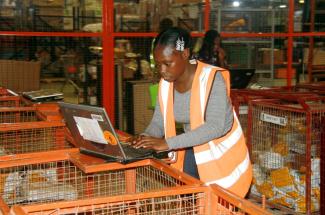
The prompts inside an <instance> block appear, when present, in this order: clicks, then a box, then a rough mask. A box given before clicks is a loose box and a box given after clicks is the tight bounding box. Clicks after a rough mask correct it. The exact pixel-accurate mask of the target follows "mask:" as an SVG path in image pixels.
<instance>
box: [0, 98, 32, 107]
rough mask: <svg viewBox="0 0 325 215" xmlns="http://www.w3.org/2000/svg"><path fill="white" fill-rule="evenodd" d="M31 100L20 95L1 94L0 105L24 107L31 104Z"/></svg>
mask: <svg viewBox="0 0 325 215" xmlns="http://www.w3.org/2000/svg"><path fill="white" fill-rule="evenodd" d="M31 105H32V104H31V102H29V101H27V100H26V99H24V98H23V97H21V96H1V95H0V107H24V106H31Z"/></svg>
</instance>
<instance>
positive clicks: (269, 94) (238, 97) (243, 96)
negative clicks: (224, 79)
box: [230, 87, 318, 134]
mask: <svg viewBox="0 0 325 215" xmlns="http://www.w3.org/2000/svg"><path fill="white" fill-rule="evenodd" d="M317 93H318V91H314V90H312V89H311V90H309V89H307V88H300V87H273V88H268V89H262V90H252V89H232V90H231V93H230V95H231V101H232V105H233V107H234V109H235V111H236V114H237V116H238V119H239V122H240V125H241V127H242V129H243V131H244V133H245V134H246V130H247V127H248V110H249V102H250V101H252V100H256V99H263V98H275V99H276V98H279V97H281V96H288V95H292V96H293V97H296V96H300V97H307V96H316V95H317Z"/></svg>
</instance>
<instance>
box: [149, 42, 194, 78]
mask: <svg viewBox="0 0 325 215" xmlns="http://www.w3.org/2000/svg"><path fill="white" fill-rule="evenodd" d="M185 52H188V49H186V50H184V51H183V52H180V51H176V50H175V48H174V47H172V46H163V45H157V46H156V48H155V50H154V59H155V64H156V68H157V69H158V71H159V73H160V75H161V77H162V78H163V79H165V80H166V81H168V82H174V81H176V80H177V79H178V78H179V77H180V76H181V75H182V74H183V73H184V71H185V67H186V62H187V57H186V54H185Z"/></svg>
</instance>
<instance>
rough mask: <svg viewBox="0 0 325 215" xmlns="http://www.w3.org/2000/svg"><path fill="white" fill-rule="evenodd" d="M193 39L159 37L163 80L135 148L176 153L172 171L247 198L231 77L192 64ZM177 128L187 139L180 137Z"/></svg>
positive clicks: (247, 175)
mask: <svg viewBox="0 0 325 215" xmlns="http://www.w3.org/2000/svg"><path fill="white" fill-rule="evenodd" d="M190 40H191V38H190V34H189V33H188V32H187V31H185V30H183V29H181V28H176V27H174V28H170V29H168V30H166V31H164V32H162V33H160V34H159V35H158V36H157V38H156V40H155V43H154V59H155V63H156V67H157V69H158V71H159V73H160V75H161V77H162V79H161V80H160V83H159V93H158V102H157V104H156V107H155V112H154V116H153V119H152V121H151V123H150V125H149V126H148V128H147V129H146V131H145V133H144V135H143V136H140V137H139V138H138V139H137V140H135V141H134V146H135V147H136V148H140V147H143V148H149V149H154V150H156V151H165V150H169V151H174V152H173V153H170V154H171V159H172V161H173V162H174V163H173V164H172V166H174V167H175V168H177V169H179V170H181V171H184V172H186V173H188V174H190V175H192V176H193V177H196V178H199V179H200V180H202V181H203V182H205V183H206V184H212V183H216V184H218V185H220V186H222V187H224V188H226V189H228V190H230V191H232V192H234V193H236V194H238V195H239V196H242V197H244V196H245V194H246V193H247V191H248V189H249V186H250V182H251V177H252V173H251V164H250V160H249V156H248V150H247V147H246V144H245V140H244V137H243V134H242V131H241V127H240V125H239V122H238V120H237V118H236V117H235V116H234V115H233V113H234V112H233V108H232V106H231V104H230V99H229V74H228V71H226V70H224V69H222V68H218V67H214V66H211V65H208V64H204V63H202V62H200V61H198V62H197V64H191V63H190V62H189V57H190V49H189V47H190ZM175 122H178V123H182V124H183V127H184V133H182V134H179V135H176V131H175V130H176V129H175Z"/></svg>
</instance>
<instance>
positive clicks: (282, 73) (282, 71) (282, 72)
mask: <svg viewBox="0 0 325 215" xmlns="http://www.w3.org/2000/svg"><path fill="white" fill-rule="evenodd" d="M275 77H276V78H287V68H278V69H276V70H275ZM295 77H296V69H294V68H292V76H291V78H295Z"/></svg>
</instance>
